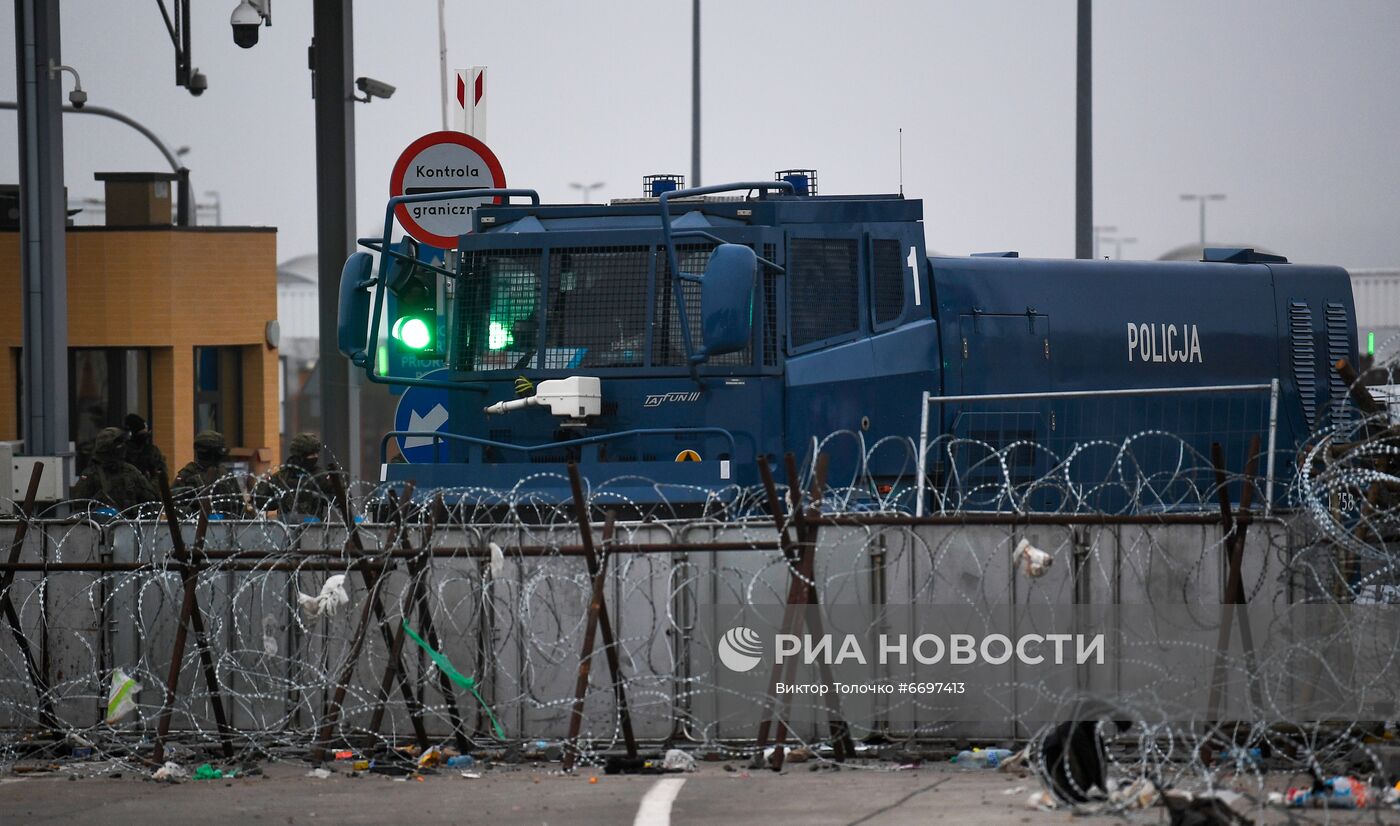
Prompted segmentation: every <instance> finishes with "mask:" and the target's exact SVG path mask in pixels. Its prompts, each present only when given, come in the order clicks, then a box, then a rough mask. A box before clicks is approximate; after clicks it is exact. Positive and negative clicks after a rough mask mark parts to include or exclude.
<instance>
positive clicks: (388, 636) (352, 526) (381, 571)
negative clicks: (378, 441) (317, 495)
mask: <svg viewBox="0 0 1400 826" xmlns="http://www.w3.org/2000/svg"><path fill="white" fill-rule="evenodd" d="M329 469H330V471H331V472H330V474H329V479H330V483H331V499H332V501H333V502H334V503H335V505H336V507H338V508H339V509H340V514H341V519H342V520H343V521H344V522H345V540H346V542H347V543H348V544H349V545H350V546H352V547H353V548H354V551H355V555H356V557H357V558H360V559H364V558H366V552H365V544H364V540H363V539H362V538H361V537H360V528H359V524H358V523H357V522H356V521H355V510H354V507H353V506H352V503H351V502H350V492H349V491H348V490H346V488H345V480H344V478H343V476H342V472H341V470H340V467H339V466H338V465H335V464H332V465H331V466H330V468H329ZM413 490H414V483H413V482H411V481H410V482H409V483H408V484H407V485H406V486H405V487H404V494H405V496H406V498H408V499H412V497H413ZM399 531H401V532H402V531H407V527H406V526H405V525H403V524H402V522H401V523H400V524H399ZM400 536H402V533H400ZM386 538H387V539H388V540H389V541H388V542H386V543H385V547H384V553H383V563H382V564H381V565H380V566H379V568H378V569H377V570H376V568H375V566H374V565H368V566H362V567H360V568H359V572H360V580H361V582H363V583H364V586H365V590H366V591H367V592H368V593H369V601H370V609H371V610H372V611H373V612H374V618H375V620H376V622H377V624H378V625H379V634H380V636H381V637H382V638H383V639H384V647H385V649H386V650H388V651H393V650H394V635H395V633H400V634H401V633H402V631H401V630H400V629H401V627H402V624H400V628H399V629H395V628H390V627H389V625H390V623H389V616H388V614H387V613H385V611H384V604H383V603H382V602H381V601H380V599H379V589H378V587H377V586H376V585H374V584H372V581H373V582H378V581H380V580H382V579H383V578H384V577H387V576H388V574H389V572H390V571H391V570H392V569H393V562H392V560H393V558H394V554H393V545H394V539H393V533H392V532H391V534H390V535H389V536H388V537H386ZM405 548H406V549H408V550H412V549H411V548H409V547H408V546H407V545H405ZM435 647H436V646H435ZM401 650H402V643H400V651H401ZM389 670H392V671H393V672H394V673H396V674H397V675H398V683H399V693H400V694H401V695H402V696H403V701H404V704H405V705H406V706H407V707H408V709H409V719H410V721H411V723H412V724H413V733H414V737H415V738H416V739H417V740H418V741H419V745H420V746H422V747H423V748H426V747H427V745H426V744H427V741H428V734H427V731H426V729H424V727H423V722H422V704H421V703H419V701H418V697H417V695H415V694H414V693H413V686H412V685H411V684H410V682H409V679H408V670H407V669H405V668H404V666H403V662H402V658H401V654H400V656H399V657H398V658H395V659H391V660H390V668H388V669H386V672H387V671H389ZM376 711H377V712H382V706H381V707H380V708H379V709H376ZM382 722H383V721H382V719H376V720H375V721H374V723H373V724H372V725H371V731H376V732H377V731H378V730H379V724H380V723H382Z"/></svg>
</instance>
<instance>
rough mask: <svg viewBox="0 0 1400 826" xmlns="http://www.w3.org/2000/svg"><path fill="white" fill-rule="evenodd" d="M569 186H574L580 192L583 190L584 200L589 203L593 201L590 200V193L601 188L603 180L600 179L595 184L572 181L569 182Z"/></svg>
mask: <svg viewBox="0 0 1400 826" xmlns="http://www.w3.org/2000/svg"><path fill="white" fill-rule="evenodd" d="M569 186H571V187H573V188H574V189H577V190H578V191H579V192H582V193H583V202H584V203H585V204H587V203H592V201H590V200H589V197H588V196H589V194H590V193H592V192H593V190H595V189H601V188H602V187H603V182H602V181H599V182H597V183H595V184H580V183H571V184H569Z"/></svg>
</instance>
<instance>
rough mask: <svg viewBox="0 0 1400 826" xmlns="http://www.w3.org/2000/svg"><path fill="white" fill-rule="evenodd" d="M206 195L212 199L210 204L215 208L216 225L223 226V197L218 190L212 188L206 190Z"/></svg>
mask: <svg viewBox="0 0 1400 826" xmlns="http://www.w3.org/2000/svg"><path fill="white" fill-rule="evenodd" d="M204 197H206V198H209V199H210V201H211V203H210V204H208V206H210V207H212V208H213V210H214V226H216V227H221V226H223V225H224V201H223V199H222V198H220V197H219V193H218V192H216V191H214V190H212V189H211V190H208V191H206V192H205V193H204Z"/></svg>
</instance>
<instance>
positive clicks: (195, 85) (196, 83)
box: [185, 69, 209, 97]
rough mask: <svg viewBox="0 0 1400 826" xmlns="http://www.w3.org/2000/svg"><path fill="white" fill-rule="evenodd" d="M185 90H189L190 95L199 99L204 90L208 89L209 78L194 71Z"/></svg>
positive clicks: (198, 71) (196, 70)
mask: <svg viewBox="0 0 1400 826" xmlns="http://www.w3.org/2000/svg"><path fill="white" fill-rule="evenodd" d="M185 88H187V89H189V90H190V94H192V95H194V96H195V97H199V96H200V95H202V94H204V90H205V89H208V88H209V78H207V77H205V76H204V73H203V72H201V71H200V70H198V69H195V70H194V73H193V74H191V75H190V82H189V84H188V85H187V86H186V87H185Z"/></svg>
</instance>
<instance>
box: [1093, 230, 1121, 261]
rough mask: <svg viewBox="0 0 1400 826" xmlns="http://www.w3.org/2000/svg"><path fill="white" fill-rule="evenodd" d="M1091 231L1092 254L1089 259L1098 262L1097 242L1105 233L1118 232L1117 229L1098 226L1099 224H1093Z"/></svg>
mask: <svg viewBox="0 0 1400 826" xmlns="http://www.w3.org/2000/svg"><path fill="white" fill-rule="evenodd" d="M1093 229H1094V254H1093V255H1092V256H1091V258H1093V259H1094V260H1098V257H1099V241H1100V240H1102V239H1103V237H1104V235H1103V234H1104V233H1105V232H1117V231H1118V227H1110V226H1104V225H1100V224H1094V227H1093Z"/></svg>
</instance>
